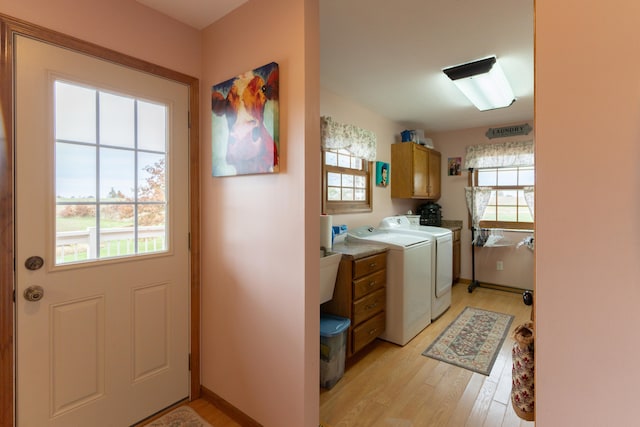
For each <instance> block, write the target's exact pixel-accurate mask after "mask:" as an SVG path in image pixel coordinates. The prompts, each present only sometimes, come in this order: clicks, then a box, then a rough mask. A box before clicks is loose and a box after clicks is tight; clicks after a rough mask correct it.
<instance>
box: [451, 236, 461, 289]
mask: <svg viewBox="0 0 640 427" xmlns="http://www.w3.org/2000/svg"><path fill="white" fill-rule="evenodd" d="M452 277H453V283H456V282H457V281H458V280H460V229H458V230H453V276H452Z"/></svg>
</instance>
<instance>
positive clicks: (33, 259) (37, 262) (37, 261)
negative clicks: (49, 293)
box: [24, 256, 44, 271]
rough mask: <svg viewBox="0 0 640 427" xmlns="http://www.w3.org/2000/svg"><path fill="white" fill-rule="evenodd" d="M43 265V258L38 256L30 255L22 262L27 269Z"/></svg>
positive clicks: (37, 268)
mask: <svg viewBox="0 0 640 427" xmlns="http://www.w3.org/2000/svg"><path fill="white" fill-rule="evenodd" d="M43 265H44V260H43V259H42V257H39V256H30V257H29V258H27V260H26V261H25V262H24V266H25V267H27V270H32V271H33V270H39V269H40V268H41V267H42V266H43Z"/></svg>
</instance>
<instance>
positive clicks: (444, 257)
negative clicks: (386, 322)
mask: <svg viewBox="0 0 640 427" xmlns="http://www.w3.org/2000/svg"><path fill="white" fill-rule="evenodd" d="M380 229H382V230H386V231H388V232H390V233H399V234H404V235H412V236H418V237H428V238H431V239H432V240H433V241H434V250H433V251H432V253H431V257H430V258H429V259H430V262H431V266H432V267H431V278H430V282H431V320H435V319H437V318H438V317H439V316H440V315H442V313H444V312H445V311H447V309H448V308H449V307H451V285H452V283H453V232H452V231H451V230H449V229H447V228H442V227H433V226H429V225H420V224H416V223H412V222H411V221H410V220H409V219H408V218H407V217H406V216H403V215H399V216H390V217H387V218H385V219H383V220H382V222H381V223H380Z"/></svg>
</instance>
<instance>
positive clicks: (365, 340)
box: [351, 311, 386, 353]
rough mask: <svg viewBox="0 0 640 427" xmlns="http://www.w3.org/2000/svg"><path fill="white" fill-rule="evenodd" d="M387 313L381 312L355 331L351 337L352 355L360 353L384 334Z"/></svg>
mask: <svg viewBox="0 0 640 427" xmlns="http://www.w3.org/2000/svg"><path fill="white" fill-rule="evenodd" d="M385 321H386V320H385V312H384V311H383V312H381V313H379V314H377V315H376V316H374V317H372V318H371V319H369V320H367V321H366V322H364V323H363V324H361V325H359V326H357V327H356V328H354V329H353V333H352V335H351V337H352V338H351V339H352V342H351V345H352V353H356V352H358V351H359V350H360V349H361V348H362V347H364V346H365V345H367V344H369V343H370V342H371V341H373V340H374V339H376V338H377V337H378V336H380V334H382V333H383V332H384V327H385Z"/></svg>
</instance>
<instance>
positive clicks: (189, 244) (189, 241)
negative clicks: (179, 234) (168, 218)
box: [187, 233, 191, 250]
mask: <svg viewBox="0 0 640 427" xmlns="http://www.w3.org/2000/svg"><path fill="white" fill-rule="evenodd" d="M187 245H188V246H189V250H191V233H187Z"/></svg>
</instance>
